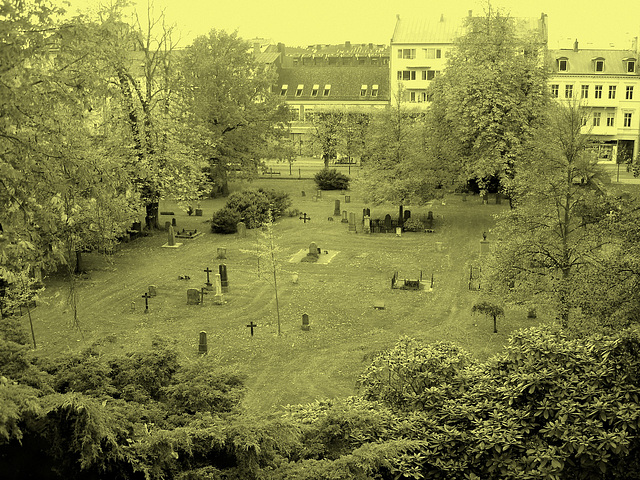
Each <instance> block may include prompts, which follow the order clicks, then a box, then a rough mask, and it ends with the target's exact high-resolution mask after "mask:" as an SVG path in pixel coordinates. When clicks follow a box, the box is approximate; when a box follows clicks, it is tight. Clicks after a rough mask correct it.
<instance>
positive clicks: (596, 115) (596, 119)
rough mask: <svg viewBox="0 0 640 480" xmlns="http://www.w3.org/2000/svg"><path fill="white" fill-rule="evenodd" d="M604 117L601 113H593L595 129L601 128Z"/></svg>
mask: <svg viewBox="0 0 640 480" xmlns="http://www.w3.org/2000/svg"><path fill="white" fill-rule="evenodd" d="M601 116H602V114H601V113H600V112H593V126H594V127H599V126H600V117H601Z"/></svg>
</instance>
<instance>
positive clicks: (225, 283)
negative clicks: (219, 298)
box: [218, 263, 229, 293]
mask: <svg viewBox="0 0 640 480" xmlns="http://www.w3.org/2000/svg"><path fill="white" fill-rule="evenodd" d="M218 271H219V272H220V286H221V287H222V293H227V292H228V291H229V279H228V278H227V266H226V265H225V264H224V263H223V264H221V265H218Z"/></svg>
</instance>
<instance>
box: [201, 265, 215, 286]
mask: <svg viewBox="0 0 640 480" xmlns="http://www.w3.org/2000/svg"><path fill="white" fill-rule="evenodd" d="M203 272H205V273H206V274H207V283H205V285H206V287H205V288H206V289H207V290H213V285H212V284H211V282H210V281H209V274H210V273H211V272H213V270H211V269H210V268H209V267H207V268H205V269H204V270H203Z"/></svg>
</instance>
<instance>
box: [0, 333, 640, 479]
mask: <svg viewBox="0 0 640 480" xmlns="http://www.w3.org/2000/svg"><path fill="white" fill-rule="evenodd" d="M3 342H4V344H3V347H6V346H8V345H9V344H13V345H15V346H16V347H14V348H13V350H12V352H13V354H12V360H11V361H7V362H4V363H3V364H2V366H1V368H2V371H1V372H0V373H1V374H3V375H5V377H2V378H1V380H2V381H1V382H0V465H1V466H2V471H3V475H4V472H11V473H9V475H10V476H9V477H3V478H11V475H13V477H14V478H21V476H22V477H24V476H25V475H27V474H30V475H32V476H33V475H35V476H36V477H38V478H52V479H58V478H105V479H106V478H109V479H114V478H116V479H117V478H121V479H137V478H140V479H142V478H150V479H160V478H177V479H183V480H186V479H238V480H239V479H265V480H285V479H287V480H289V479H290V480H293V479H296V480H298V479H327V480H328V479H332V480H339V479H344V480H347V479H389V480H391V479H394V480H400V479H461V480H462V479H467V480H470V479H480V478H482V479H591V478H593V479H596V478H597V479H637V478H639V477H640V460H639V459H640V439H639V437H638V431H639V429H640V405H639V397H640V385H639V378H640V356H639V355H638V354H639V353H640V336H639V334H638V332H637V331H634V330H625V331H622V332H619V333H616V334H614V335H611V336H604V335H593V336H590V337H586V338H575V337H571V336H570V335H568V334H566V333H563V332H562V331H558V330H556V329H555V328H554V327H541V328H532V329H528V330H523V331H520V332H518V333H516V334H515V335H514V336H513V337H512V338H511V339H510V342H509V345H508V346H507V348H506V350H505V351H504V352H503V353H502V354H500V355H498V356H496V357H494V358H493V359H491V360H489V361H487V362H485V363H477V362H474V361H473V360H472V358H471V357H470V355H469V354H468V353H466V352H464V351H463V350H462V349H460V348H459V347H457V346H455V345H453V344H450V343H444V342H442V343H436V344H429V345H426V344H421V343H419V342H418V341H416V340H413V339H410V338H403V339H401V340H400V341H399V343H398V344H397V345H396V346H395V347H394V348H393V349H391V350H389V351H388V352H384V353H382V354H381V355H379V356H378V357H377V358H376V359H375V360H374V361H373V362H372V364H371V365H370V367H369V368H368V369H367V370H366V372H365V373H364V374H363V376H362V377H361V387H362V393H361V395H360V396H358V397H351V398H349V399H345V400H340V401H338V400H336V401H328V400H327V401H321V400H318V401H316V402H315V403H312V404H308V405H297V406H287V407H286V411H285V412H284V413H283V414H281V415H276V416H272V417H270V418H256V417H253V416H251V415H250V414H248V413H246V412H242V411H241V410H240V409H239V408H238V402H239V401H240V399H241V396H242V377H241V376H240V375H238V374H237V373H235V372H228V371H224V370H220V369H219V368H218V367H217V366H215V365H214V364H213V363H212V362H209V361H208V360H207V359H200V360H198V361H196V362H192V363H191V364H190V365H181V364H179V363H178V362H176V357H175V352H174V351H173V349H172V348H171V346H170V345H167V344H166V343H163V342H156V343H155V344H154V346H153V348H152V349H151V350H150V351H149V352H146V353H138V354H135V355H134V354H132V355H126V356H123V357H117V358H110V359H106V358H102V357H101V356H100V355H98V354H97V353H96V352H95V351H87V352H84V353H82V354H81V355H76V356H73V357H68V358H66V359H63V360H60V361H56V362H46V363H43V362H40V363H39V362H36V361H35V360H34V359H33V358H31V355H30V354H29V352H28V351H27V350H26V349H21V348H18V347H20V345H19V344H16V343H15V342H12V341H10V340H7V339H4V340H3ZM125 366H126V368H124V367H125ZM9 373H10V375H8V374H9ZM80 373H82V375H80ZM6 376H9V378H6ZM136 393H137V394H136ZM125 397H126V398H125ZM34 478H35V477H34Z"/></svg>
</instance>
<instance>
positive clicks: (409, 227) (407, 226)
mask: <svg viewBox="0 0 640 480" xmlns="http://www.w3.org/2000/svg"><path fill="white" fill-rule="evenodd" d="M403 228H404V230H405V231H407V232H422V231H424V229H425V226H424V223H422V222H421V221H420V220H418V219H417V218H413V217H409V218H407V219H406V220H405V221H404V225H403Z"/></svg>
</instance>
